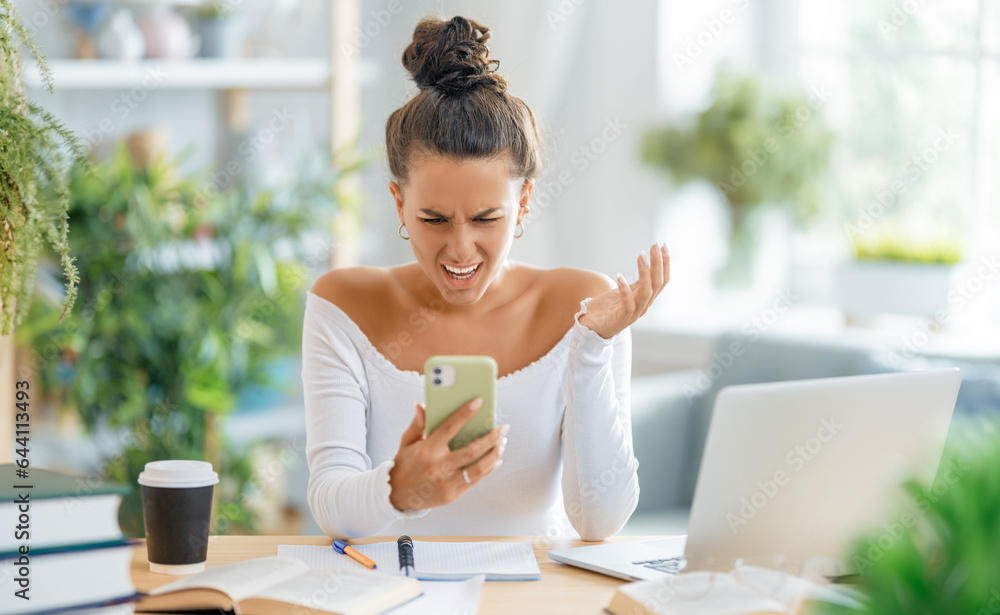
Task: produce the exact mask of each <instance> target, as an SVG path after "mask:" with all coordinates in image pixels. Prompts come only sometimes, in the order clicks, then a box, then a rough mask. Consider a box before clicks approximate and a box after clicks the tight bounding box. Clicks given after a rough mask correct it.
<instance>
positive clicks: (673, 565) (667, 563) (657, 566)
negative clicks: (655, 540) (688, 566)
mask: <svg viewBox="0 0 1000 615" xmlns="http://www.w3.org/2000/svg"><path fill="white" fill-rule="evenodd" d="M632 563H633V564H634V565H636V566H642V567H644V568H650V569H652V570H657V571H659V572H665V573H667V574H677V573H678V572H680V566H681V558H679V557H667V558H664V559H650V560H644V561H640V562H632Z"/></svg>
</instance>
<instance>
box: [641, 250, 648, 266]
mask: <svg viewBox="0 0 1000 615" xmlns="http://www.w3.org/2000/svg"><path fill="white" fill-rule="evenodd" d="M639 256H640V257H642V263H643V264H644V265H646V266H647V267H648V266H649V257H648V256H646V251H645V250H643V251H642V253H641V254H639Z"/></svg>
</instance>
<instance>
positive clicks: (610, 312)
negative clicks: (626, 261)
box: [580, 243, 670, 339]
mask: <svg viewBox="0 0 1000 615" xmlns="http://www.w3.org/2000/svg"><path fill="white" fill-rule="evenodd" d="M649 259H650V262H649V263H647V262H646V261H644V260H643V255H641V254H640V255H639V258H638V261H639V279H638V280H636V281H635V282H633V283H632V284H626V283H625V278H623V277H622V275H621V274H618V288H614V289H611V290H609V291H607V292H604V293H601V294H600V295H598V296H596V297H594V298H593V299H591V300H590V302H589V303H588V304H587V313H586V314H583V315H582V316H580V324H581V325H584V326H585V327H587V328H588V329H590V330H592V331H594V332H595V333H597V334H598V335H600V336H601V337H603V338H604V339H608V338H610V337H613V336H614V335H615V334H617V333H618V332H620V331H622V330H624V329H625V327H627V326H629V325H631V324H632V323H634V322H635V321H636V320H638V319H639V317H640V316H642V315H643V314H645V313H646V310H648V309H649V306H651V305H653V300H654V299H656V296H657V295H659V294H660V291H661V290H663V287H664V286H666V285H667V282H669V281H670V254H668V253H667V247H666V246H665V245H661V244H659V243H654V244H653V245H652V247H651V248H650V249H649Z"/></svg>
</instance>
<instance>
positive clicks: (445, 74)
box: [403, 17, 507, 94]
mask: <svg viewBox="0 0 1000 615" xmlns="http://www.w3.org/2000/svg"><path fill="white" fill-rule="evenodd" d="M489 38H490V29H489V28H487V27H486V26H484V25H482V24H479V23H476V22H474V21H471V20H469V19H466V18H464V17H453V18H452V19H451V20H449V21H444V20H442V19H436V18H433V17H427V18H424V19H422V20H421V21H420V23H418V24H417V27H416V29H415V30H414V31H413V42H411V43H410V45H409V46H408V47H407V48H406V50H405V51H403V66H405V67H406V70H408V71H410V74H411V75H412V76H413V81H414V82H415V83H416V84H417V87H419V88H420V89H421V90H423V89H426V88H435V89H437V90H439V91H441V92H444V93H446V94H461V93H464V92H468V91H469V90H472V89H474V88H477V87H482V86H487V87H493V88H494V89H496V90H498V91H504V90H506V89H507V81H506V79H504V78H503V77H501V76H500V75H499V74H498V73H497V72H496V69H497V68H498V67H499V66H500V61H499V60H491V59H490V52H489V49H488V48H487V47H486V41H488V40H489Z"/></svg>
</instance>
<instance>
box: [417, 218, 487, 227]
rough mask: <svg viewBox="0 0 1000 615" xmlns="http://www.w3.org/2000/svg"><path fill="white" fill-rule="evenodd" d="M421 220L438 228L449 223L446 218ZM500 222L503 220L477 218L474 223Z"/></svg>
mask: <svg viewBox="0 0 1000 615" xmlns="http://www.w3.org/2000/svg"><path fill="white" fill-rule="evenodd" d="M420 220H421V222H426V223H427V224H431V225H434V226H437V225H440V224H444V223H445V222H447V221H448V220H447V219H445V218H420ZM498 220H501V218H476V219H475V220H474V221H475V222H497V221H498Z"/></svg>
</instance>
